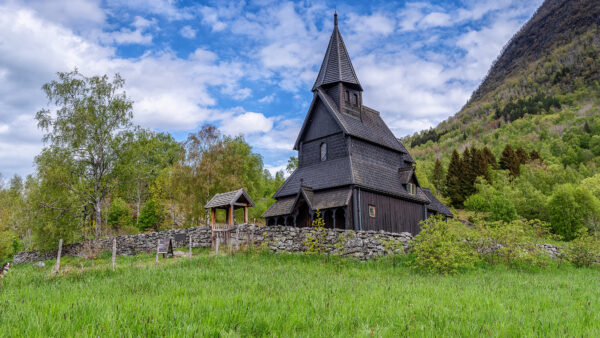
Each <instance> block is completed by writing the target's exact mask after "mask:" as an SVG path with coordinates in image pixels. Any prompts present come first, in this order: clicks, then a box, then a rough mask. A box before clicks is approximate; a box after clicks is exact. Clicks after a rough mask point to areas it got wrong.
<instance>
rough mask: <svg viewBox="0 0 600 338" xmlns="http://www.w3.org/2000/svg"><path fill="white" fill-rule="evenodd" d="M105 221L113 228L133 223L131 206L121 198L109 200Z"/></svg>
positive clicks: (128, 225)
mask: <svg viewBox="0 0 600 338" xmlns="http://www.w3.org/2000/svg"><path fill="white" fill-rule="evenodd" d="M107 223H108V225H110V226H111V227H112V228H113V229H119V228H124V227H130V226H131V225H132V224H133V218H132V217H131V208H130V207H129V205H128V204H127V202H125V201H124V200H123V199H122V198H115V199H113V200H111V201H110V207H109V209H108V217H107Z"/></svg>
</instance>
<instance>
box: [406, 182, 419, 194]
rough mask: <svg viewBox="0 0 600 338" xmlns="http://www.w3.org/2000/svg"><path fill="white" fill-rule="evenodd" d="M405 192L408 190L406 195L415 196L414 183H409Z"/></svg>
mask: <svg viewBox="0 0 600 338" xmlns="http://www.w3.org/2000/svg"><path fill="white" fill-rule="evenodd" d="M406 190H408V193H409V194H411V195H416V194H417V186H416V185H415V184H414V183H409V184H408V185H407V186H406Z"/></svg>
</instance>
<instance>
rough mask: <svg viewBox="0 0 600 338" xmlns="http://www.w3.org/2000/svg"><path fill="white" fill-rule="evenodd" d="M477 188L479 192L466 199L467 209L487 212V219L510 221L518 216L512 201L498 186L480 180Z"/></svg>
mask: <svg viewBox="0 0 600 338" xmlns="http://www.w3.org/2000/svg"><path fill="white" fill-rule="evenodd" d="M477 190H478V193H476V194H474V195H471V196H470V197H469V198H468V199H467V200H466V201H465V208H466V209H468V210H473V211H478V212H483V213H486V215H487V216H486V219H487V220H489V221H505V222H510V221H513V220H515V219H517V218H518V216H517V210H516V208H515V206H514V204H513V203H512V201H511V200H510V199H508V198H506V197H505V196H503V195H502V194H501V193H500V192H498V191H497V190H496V188H494V187H493V186H490V185H489V184H487V183H486V182H484V181H482V180H480V181H479V183H478V184H477Z"/></svg>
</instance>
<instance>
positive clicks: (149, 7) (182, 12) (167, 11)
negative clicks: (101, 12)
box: [107, 0, 193, 20]
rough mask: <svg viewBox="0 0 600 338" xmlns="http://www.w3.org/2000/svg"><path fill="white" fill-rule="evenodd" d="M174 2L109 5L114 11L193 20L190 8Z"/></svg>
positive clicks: (129, 0) (124, 0) (114, 0)
mask: <svg viewBox="0 0 600 338" xmlns="http://www.w3.org/2000/svg"><path fill="white" fill-rule="evenodd" d="M175 3H176V1H174V0H108V1H107V5H108V6H109V7H110V8H112V9H114V10H122V9H124V8H127V9H133V10H137V11H140V12H144V13H150V14H156V15H161V16H164V17H165V18H167V19H168V20H189V19H192V18H193V15H192V13H191V10H190V9H189V8H179V7H177V6H176V5H175Z"/></svg>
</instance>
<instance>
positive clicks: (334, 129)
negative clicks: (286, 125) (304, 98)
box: [294, 95, 343, 150]
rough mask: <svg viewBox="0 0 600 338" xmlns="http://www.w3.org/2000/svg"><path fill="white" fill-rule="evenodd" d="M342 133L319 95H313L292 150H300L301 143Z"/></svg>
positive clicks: (337, 122)
mask: <svg viewBox="0 0 600 338" xmlns="http://www.w3.org/2000/svg"><path fill="white" fill-rule="evenodd" d="M342 131H343V130H342V128H341V126H340V124H339V121H338V120H337V119H336V118H335V117H334V116H333V114H332V112H331V111H330V109H328V108H327V107H326V105H325V103H324V102H323V100H322V99H321V97H320V95H315V96H314V98H313V102H312V103H311V105H310V108H309V110H308V114H306V118H305V119H304V123H303V124H302V128H301V129H300V133H298V138H297V139H296V143H295V145H294V150H301V149H300V144H301V143H306V142H309V141H311V140H315V139H318V138H321V137H325V136H328V135H332V134H335V133H338V132H342Z"/></svg>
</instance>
